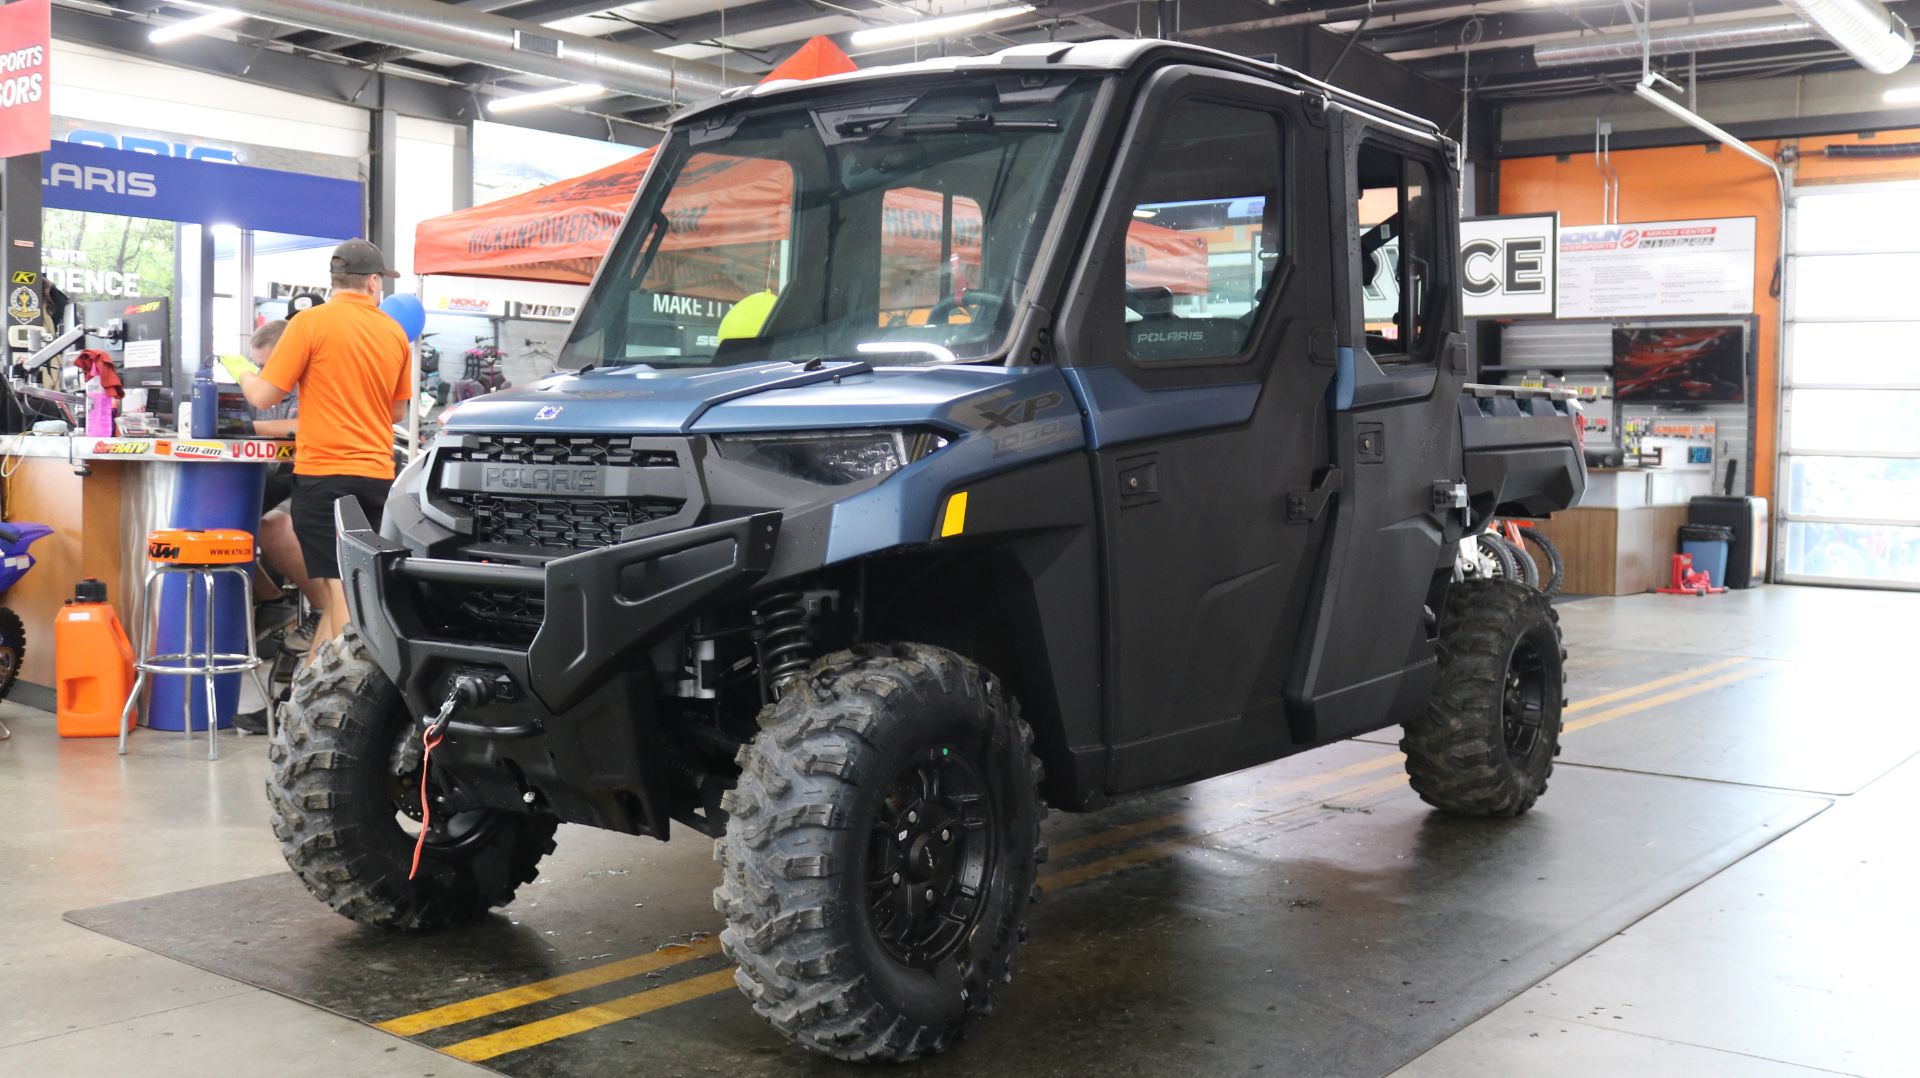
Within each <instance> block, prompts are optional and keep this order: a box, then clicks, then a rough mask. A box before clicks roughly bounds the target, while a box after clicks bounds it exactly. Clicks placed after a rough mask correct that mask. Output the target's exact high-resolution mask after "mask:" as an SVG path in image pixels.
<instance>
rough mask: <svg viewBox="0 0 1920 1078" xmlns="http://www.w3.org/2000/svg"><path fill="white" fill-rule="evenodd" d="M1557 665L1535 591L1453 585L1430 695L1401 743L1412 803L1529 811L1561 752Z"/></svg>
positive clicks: (1494, 583) (1552, 636) (1488, 811)
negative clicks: (1415, 796) (1418, 800)
mask: <svg viewBox="0 0 1920 1078" xmlns="http://www.w3.org/2000/svg"><path fill="white" fill-rule="evenodd" d="M1565 658H1566V652H1565V650H1564V649H1563V648H1562V647H1561V642H1560V621H1559V615H1558V613H1557V612H1556V611H1555V610H1554V609H1553V604H1552V603H1551V602H1550V601H1549V600H1548V599H1547V596H1546V594H1545V593H1544V592H1541V591H1539V590H1538V589H1535V588H1530V587H1527V586H1526V585H1524V584H1521V583H1520V582H1519V581H1517V580H1484V581H1467V582H1464V583H1458V584H1455V585H1453V587H1452V588H1450V589H1449V590H1448V593H1447V602H1446V608H1445V613H1443V614H1442V616H1441V618H1440V668H1439V672H1438V674H1437V675H1436V677H1435V680H1434V686H1433V693H1432V696H1431V697H1430V698H1429V700H1428V703H1427V710H1426V712H1425V713H1424V714H1422V715H1421V716H1420V717H1419V718H1418V719H1415V720H1413V721H1411V722H1408V723H1406V724H1405V727H1404V736H1403V737H1402V738H1401V739H1400V751H1402V752H1404V753H1406V756H1407V777H1408V780H1409V782H1410V784H1411V785H1412V786H1413V789H1414V792H1415V793H1418V794H1419V795H1420V798H1421V800H1423V801H1425V802H1426V803H1427V804H1429V805H1432V806H1433V807H1435V808H1437V809H1440V810H1441V811H1443V812H1451V813H1456V814H1458V815H1463V816H1518V815H1520V814H1521V813H1523V812H1525V811H1527V810H1528V809H1530V808H1532V807H1533V804H1534V802H1535V801H1537V800H1539V798H1540V795H1541V794H1543V793H1545V792H1546V790H1547V779H1548V777H1549V776H1551V775H1552V774H1553V758H1554V757H1555V756H1557V755H1559V752H1560V748H1559V745H1560V721H1561V708H1562V707H1563V706H1564V705H1565V703H1566V701H1565V700H1564V699H1563V698H1562V693H1563V692H1564V688H1565V676H1564V671H1563V667H1562V663H1563V661H1564V660H1565Z"/></svg>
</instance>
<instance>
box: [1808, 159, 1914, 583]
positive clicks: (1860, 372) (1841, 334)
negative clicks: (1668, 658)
mask: <svg viewBox="0 0 1920 1078" xmlns="http://www.w3.org/2000/svg"><path fill="white" fill-rule="evenodd" d="M1788 250H1789V251H1790V252H1791V255H1792V257H1791V258H1790V260H1789V264H1788V268H1787V272H1788V278H1787V299H1788V305H1787V354H1786V369H1785V372H1784V383H1783V384H1784V394H1785V397H1784V400H1783V402H1782V403H1783V412H1782V421H1783V423H1784V432H1783V438H1782V443H1781V444H1782V445H1783V446H1784V447H1785V451H1784V454H1783V459H1782V460H1781V472H1780V478H1779V480H1778V490H1777V491H1776V495H1777V498H1778V503H1777V504H1779V506H1780V510H1781V511H1780V513H1779V523H1778V526H1777V530H1776V533H1775V545H1774V550H1775V552H1776V560H1775V570H1776V574H1777V579H1780V580H1785V581H1789V582H1801V583H1826V584H1854V585H1859V586H1863V587H1885V588H1915V589H1920V184H1898V185H1893V184H1876V185H1872V186H1848V187H1835V188H1824V189H1813V190H1807V191H1802V192H1800V193H1798V194H1796V195H1795V197H1794V201H1793V210H1792V216H1791V218H1790V221H1789V239H1788Z"/></svg>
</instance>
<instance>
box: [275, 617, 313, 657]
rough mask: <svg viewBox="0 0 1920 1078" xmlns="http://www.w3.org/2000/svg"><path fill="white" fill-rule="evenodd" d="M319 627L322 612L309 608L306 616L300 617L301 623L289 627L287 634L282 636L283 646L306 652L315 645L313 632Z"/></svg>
mask: <svg viewBox="0 0 1920 1078" xmlns="http://www.w3.org/2000/svg"><path fill="white" fill-rule="evenodd" d="M319 628H320V612H319V611H318V610H309V611H307V614H306V616H305V617H303V618H301V619H300V624H298V625H296V626H294V627H293V628H291V629H288V630H287V634H286V635H285V636H283V637H281V641H282V642H281V646H282V647H284V648H285V649H286V650H288V651H291V652H295V653H297V654H300V653H305V652H306V650H307V649H308V648H310V647H312V646H313V634H314V632H315V631H316V630H318V629H319Z"/></svg>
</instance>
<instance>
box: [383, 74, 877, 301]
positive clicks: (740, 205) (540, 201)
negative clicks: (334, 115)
mask: <svg viewBox="0 0 1920 1078" xmlns="http://www.w3.org/2000/svg"><path fill="white" fill-rule="evenodd" d="M855 70H858V68H856V67H855V65H854V62H853V61H852V60H850V59H848V58H847V54H846V53H844V52H841V51H840V48H839V46H837V45H835V44H834V43H833V42H832V41H830V40H828V39H827V38H824V37H816V38H813V39H812V40H810V41H808V42H807V43H806V44H804V45H802V46H800V48H799V50H798V51H796V52H795V53H794V54H793V55H792V56H789V57H788V58H787V59H786V60H785V61H784V62H783V63H781V64H780V66H778V67H776V68H774V69H773V70H772V71H770V72H768V73H767V76H766V78H764V79H762V80H761V81H762V82H772V81H775V80H780V79H813V78H821V77H823V76H826V75H839V74H844V73H846V72H849V71H855ZM653 156H654V150H653V149H651V148H649V149H645V150H642V151H640V152H639V153H637V154H635V155H634V156H632V157H629V158H627V159H626V160H625V161H617V162H615V163H614V164H611V165H608V166H607V167H605V168H602V169H599V170H598V171H595V172H589V173H587V174H586V175H584V176H576V177H574V178H573V179H570V180H562V181H560V182H559V183H553V184H548V185H547V186H545V187H541V188H538V189H535V190H532V191H527V192H524V193H522V194H518V195H514V196H512V197H509V198H503V199H500V200H498V201H496V202H489V203H486V204H485V205H481V206H474V207H472V208H470V209H465V210H459V211H457V212H454V213H449V214H445V215H443V216H440V217H434V218H430V219H428V220H426V221H422V222H420V225H419V227H418V228H417V229H415V232H414V253H413V263H414V272H415V273H419V274H423V275H424V274H456V275H459V276H464V277H502V278H506V279H509V280H517V281H562V282H567V283H571V284H586V283H587V282H588V281H591V280H592V279H593V271H594V270H595V269H597V268H598V267H599V265H600V260H601V259H602V258H604V257H606V253H607V248H608V246H609V245H611V244H612V243H613V237H614V235H615V234H616V233H618V232H619V230H620V222H621V221H623V220H625V219H626V216H627V209H628V207H630V206H631V205H632V204H633V196H634V192H635V191H637V190H639V188H640V180H641V179H642V178H643V177H644V176H645V175H646V172H647V166H648V165H651V164H652V163H653ZM710 190H711V191H712V193H713V202H714V209H716V210H718V211H719V212H721V213H723V214H724V213H752V214H757V213H764V212H766V211H767V209H768V207H767V205H766V203H765V202H761V203H754V202H752V201H750V199H751V195H742V196H736V195H735V194H734V193H731V192H727V191H726V190H725V187H724V184H723V183H721V182H720V181H719V179H718V178H716V179H715V181H714V182H713V184H712V185H711V188H710ZM781 197H782V198H783V199H784V197H785V195H784V193H783V194H782V196H781ZM783 212H784V211H783Z"/></svg>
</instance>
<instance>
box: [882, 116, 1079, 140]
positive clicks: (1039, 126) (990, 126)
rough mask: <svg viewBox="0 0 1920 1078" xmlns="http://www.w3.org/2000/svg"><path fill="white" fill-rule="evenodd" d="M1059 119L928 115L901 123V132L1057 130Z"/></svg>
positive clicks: (916, 133)
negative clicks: (921, 118)
mask: <svg viewBox="0 0 1920 1078" xmlns="http://www.w3.org/2000/svg"><path fill="white" fill-rule="evenodd" d="M1058 130H1060V121H1059V120H1048V119H1039V120H1002V119H1000V118H999V117H997V116H995V115H993V114H992V113H990V112H981V113H976V114H974V115H972V116H930V117H928V118H926V119H924V120H920V121H918V122H915V123H910V124H902V125H901V127H900V131H901V133H902V134H908V135H922V134H938V133H941V132H947V131H1058Z"/></svg>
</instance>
